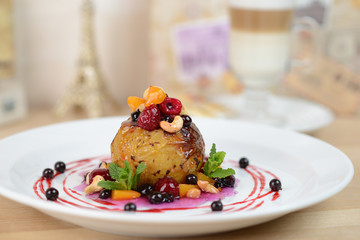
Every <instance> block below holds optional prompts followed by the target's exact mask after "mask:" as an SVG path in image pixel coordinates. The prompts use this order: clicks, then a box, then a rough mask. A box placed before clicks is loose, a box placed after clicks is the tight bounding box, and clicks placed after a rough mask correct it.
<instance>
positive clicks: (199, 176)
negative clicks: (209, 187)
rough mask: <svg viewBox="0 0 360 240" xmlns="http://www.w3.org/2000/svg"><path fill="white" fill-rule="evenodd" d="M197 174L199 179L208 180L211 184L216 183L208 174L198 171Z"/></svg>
mask: <svg viewBox="0 0 360 240" xmlns="http://www.w3.org/2000/svg"><path fill="white" fill-rule="evenodd" d="M196 176H197V178H198V180H201V181H207V182H209V183H210V184H214V183H215V181H214V179H212V178H209V177H208V176H206V175H205V174H203V173H201V172H198V173H197V174H196Z"/></svg>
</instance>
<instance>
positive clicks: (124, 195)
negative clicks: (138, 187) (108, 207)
mask: <svg viewBox="0 0 360 240" xmlns="http://www.w3.org/2000/svg"><path fill="white" fill-rule="evenodd" d="M140 196H141V194H140V193H139V192H137V191H134V190H112V191H111V199H112V200H126V199H134V198H138V197H140Z"/></svg>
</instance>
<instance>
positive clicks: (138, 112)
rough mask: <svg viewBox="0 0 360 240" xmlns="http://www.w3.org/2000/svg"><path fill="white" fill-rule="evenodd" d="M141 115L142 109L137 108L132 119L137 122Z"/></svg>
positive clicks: (132, 114)
mask: <svg viewBox="0 0 360 240" xmlns="http://www.w3.org/2000/svg"><path fill="white" fill-rule="evenodd" d="M139 115H140V110H139V109H138V110H136V111H135V112H133V113H131V121H133V122H137V120H138V118H139Z"/></svg>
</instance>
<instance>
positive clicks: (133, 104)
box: [127, 96, 145, 112]
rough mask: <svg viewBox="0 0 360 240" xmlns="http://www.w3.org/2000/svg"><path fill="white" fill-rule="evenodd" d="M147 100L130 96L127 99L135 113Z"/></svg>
mask: <svg viewBox="0 0 360 240" xmlns="http://www.w3.org/2000/svg"><path fill="white" fill-rule="evenodd" d="M144 103H145V100H144V99H142V98H139V97H135V96H130V97H128V99H127V104H128V105H129V107H130V108H131V110H132V111H133V112H134V111H135V110H136V109H137V108H138V107H139V106H140V105H141V104H144Z"/></svg>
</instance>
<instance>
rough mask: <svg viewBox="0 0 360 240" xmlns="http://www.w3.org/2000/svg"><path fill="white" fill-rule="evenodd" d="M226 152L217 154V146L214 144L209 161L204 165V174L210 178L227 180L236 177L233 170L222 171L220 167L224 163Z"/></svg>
mask: <svg viewBox="0 0 360 240" xmlns="http://www.w3.org/2000/svg"><path fill="white" fill-rule="evenodd" d="M225 154H226V153H225V152H223V151H220V152H216V145H215V143H213V145H212V147H211V150H210V155H209V159H208V161H207V162H206V163H205V165H204V173H205V175H206V176H208V177H210V178H225V177H227V176H230V175H234V174H235V171H234V169H232V168H228V169H222V168H221V167H220V166H221V164H222V163H223V161H224V158H225Z"/></svg>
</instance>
